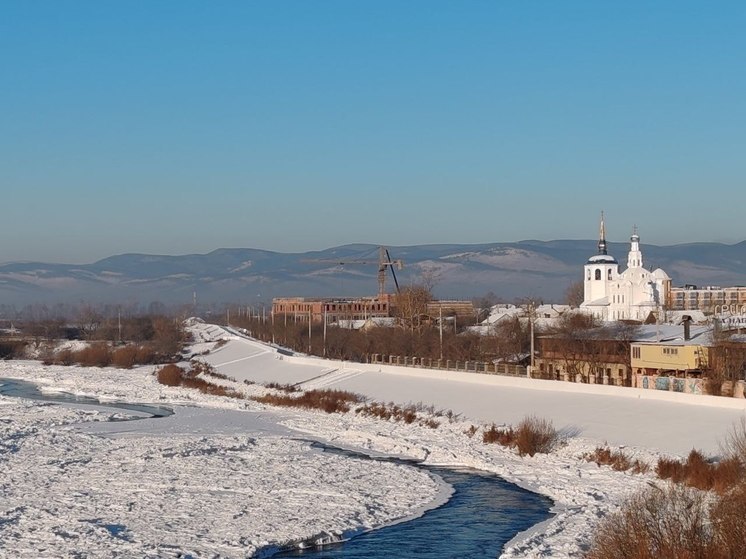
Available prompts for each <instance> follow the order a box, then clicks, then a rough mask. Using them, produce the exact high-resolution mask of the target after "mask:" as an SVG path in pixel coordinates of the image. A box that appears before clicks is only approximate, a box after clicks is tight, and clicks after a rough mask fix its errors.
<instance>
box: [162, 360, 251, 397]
mask: <svg viewBox="0 0 746 559" xmlns="http://www.w3.org/2000/svg"><path fill="white" fill-rule="evenodd" d="M206 367H210V366H209V365H205V364H201V365H198V366H196V367H195V366H193V367H191V368H190V369H189V370H185V369H182V368H181V367H179V366H178V365H175V364H173V363H170V364H168V365H164V366H163V367H161V368H160V369H158V371H157V373H156V378H157V379H158V382H159V383H161V384H163V385H166V386H183V387H184V388H193V389H195V390H199V391H200V392H202V393H203V394H209V395H211V396H226V397H228V398H243V397H244V396H243V394H241V393H240V392H237V391H235V390H233V389H232V388H226V387H225V386H220V385H218V384H214V383H212V382H209V381H207V380H205V379H203V378H200V375H201V374H209V371H208V372H207V373H206Z"/></svg>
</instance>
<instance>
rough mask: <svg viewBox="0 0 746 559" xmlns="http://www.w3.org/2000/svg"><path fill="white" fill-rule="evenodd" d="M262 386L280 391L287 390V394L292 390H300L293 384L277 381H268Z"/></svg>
mask: <svg viewBox="0 0 746 559" xmlns="http://www.w3.org/2000/svg"><path fill="white" fill-rule="evenodd" d="M264 386H265V387H266V388H271V389H272V390H280V391H282V392H287V393H288V394H292V393H293V392H299V391H300V389H299V388H298V387H297V386H295V385H294V384H280V383H279V382H269V383H267V384H265V385H264Z"/></svg>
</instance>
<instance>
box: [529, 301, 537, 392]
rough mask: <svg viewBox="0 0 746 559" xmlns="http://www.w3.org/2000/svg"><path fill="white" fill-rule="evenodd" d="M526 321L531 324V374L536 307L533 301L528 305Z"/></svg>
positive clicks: (530, 371)
mask: <svg viewBox="0 0 746 559" xmlns="http://www.w3.org/2000/svg"><path fill="white" fill-rule="evenodd" d="M528 322H529V324H530V325H531V365H530V366H529V370H528V376H529V377H530V376H531V375H533V372H534V357H535V355H534V353H535V352H534V322H536V308H535V307H534V302H533V301H531V303H529V305H528Z"/></svg>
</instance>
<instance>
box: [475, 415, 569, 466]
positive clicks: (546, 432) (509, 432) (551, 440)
mask: <svg viewBox="0 0 746 559" xmlns="http://www.w3.org/2000/svg"><path fill="white" fill-rule="evenodd" d="M559 440H560V435H559V432H558V431H557V430H556V429H555V428H554V426H553V425H552V422H551V421H549V420H548V419H543V418H540V417H536V416H534V415H529V416H527V417H525V418H523V419H522V420H521V422H520V423H519V424H518V426H517V427H515V428H514V427H499V428H498V427H496V426H495V425H491V426H490V428H489V429H485V430H484V431H483V432H482V441H483V442H484V443H485V444H499V445H501V446H507V447H510V448H515V449H516V450H517V451H518V454H519V455H521V456H525V455H527V454H528V455H529V456H533V455H534V454H539V453H541V454H547V453H549V452H551V451H552V449H553V448H554V447H555V446H556V445H557V443H558V442H559Z"/></svg>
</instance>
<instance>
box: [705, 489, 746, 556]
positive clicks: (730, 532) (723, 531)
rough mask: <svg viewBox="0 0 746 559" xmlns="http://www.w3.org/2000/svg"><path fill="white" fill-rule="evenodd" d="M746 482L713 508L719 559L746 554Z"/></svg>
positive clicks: (713, 523) (724, 496)
mask: <svg viewBox="0 0 746 559" xmlns="http://www.w3.org/2000/svg"><path fill="white" fill-rule="evenodd" d="M745 518H746V482H745V481H742V482H741V483H739V484H738V485H737V486H736V487H735V488H734V489H733V490H731V491H730V492H728V493H726V494H725V495H723V496H722V497H721V498H720V499H719V500H718V501H717V502H716V503H715V504H714V505H713V507H712V510H711V512H710V520H711V522H712V526H713V528H714V530H715V543H716V546H717V548H718V549H719V551H720V555H719V557H722V558H724V559H725V558H728V559H735V558H738V557H743V556H744V555H745V554H746V552H745V551H744V550H745V549H746V521H744V519H745Z"/></svg>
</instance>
